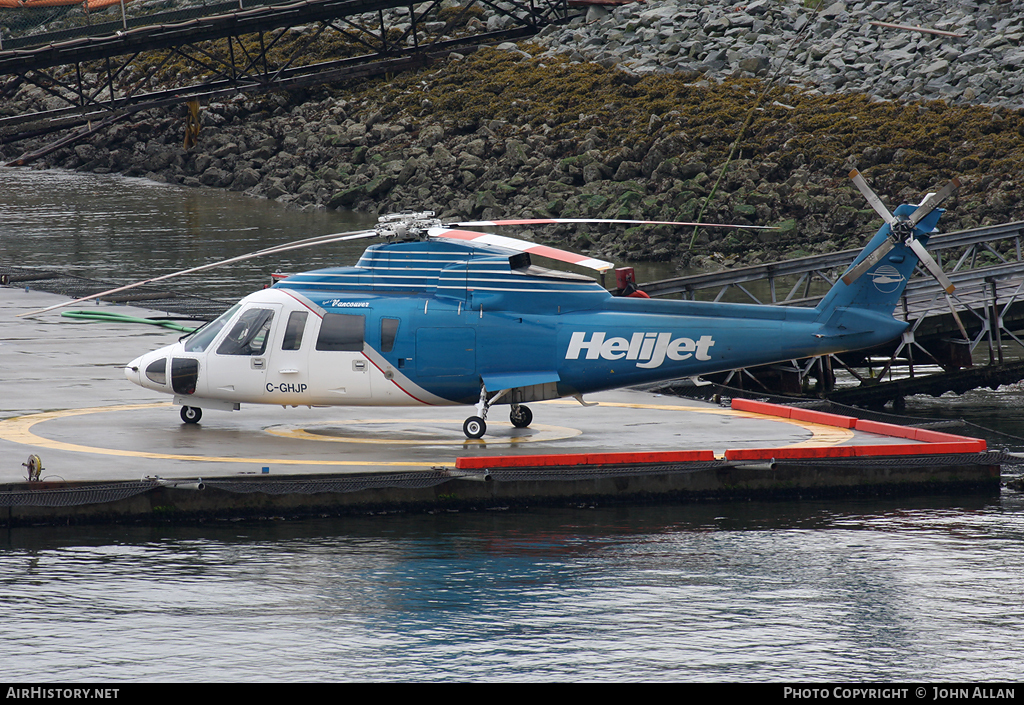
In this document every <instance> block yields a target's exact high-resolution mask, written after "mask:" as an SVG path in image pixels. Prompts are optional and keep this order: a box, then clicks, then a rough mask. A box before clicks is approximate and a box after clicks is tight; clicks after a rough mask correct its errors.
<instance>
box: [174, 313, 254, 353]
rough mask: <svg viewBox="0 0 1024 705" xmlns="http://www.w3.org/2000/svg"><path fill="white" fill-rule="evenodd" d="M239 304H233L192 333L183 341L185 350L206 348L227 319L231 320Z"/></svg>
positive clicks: (192, 350) (195, 350) (198, 350)
mask: <svg viewBox="0 0 1024 705" xmlns="http://www.w3.org/2000/svg"><path fill="white" fill-rule="evenodd" d="M241 306H242V304H235V305H234V306H232V307H231V308H229V309H228V310H227V311H225V312H224V313H222V314H221V315H220V316H218V317H217V318H215V319H214V320H212V321H211V322H209V323H207V324H206V325H205V326H203V327H202V328H200V329H199V330H198V331H196V332H195V333H193V334H192V337H191V338H189V339H188V340H187V341H186V342H185V352H203V351H204V350H206V348H208V347H210V343H212V342H213V339H214V338H216V337H217V334H218V333H220V331H221V329H222V328H223V327H224V326H225V325H226V324H227V322H228V321H229V320H231V317H232V316H234V315H235V313H237V312H238V309H239V308H241Z"/></svg>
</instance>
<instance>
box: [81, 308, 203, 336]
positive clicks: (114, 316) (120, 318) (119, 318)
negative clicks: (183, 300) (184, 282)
mask: <svg viewBox="0 0 1024 705" xmlns="http://www.w3.org/2000/svg"><path fill="white" fill-rule="evenodd" d="M61 315H62V316H67V317H68V318H89V319H93V320H97V321H111V322H113V323H145V324H146V325H150V326H162V327H163V328H170V329H171V330H177V331H181V332H182V333H191V332H193V331H195V330H196V328H190V327H188V326H183V325H181V324H180V323H175V322H174V321H160V320H154V319H152V318H139V317H137V316H129V315H127V314H125V313H114V312H113V311H65V312H64V313H62V314H61Z"/></svg>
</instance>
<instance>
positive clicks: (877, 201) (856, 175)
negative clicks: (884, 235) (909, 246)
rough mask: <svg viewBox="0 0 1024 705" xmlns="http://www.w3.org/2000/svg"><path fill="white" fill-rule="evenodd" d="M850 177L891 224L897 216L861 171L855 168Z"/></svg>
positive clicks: (873, 206) (877, 211)
mask: <svg viewBox="0 0 1024 705" xmlns="http://www.w3.org/2000/svg"><path fill="white" fill-rule="evenodd" d="M850 178H851V179H853V185H854V186H856V187H857V190H858V191H860V192H861V194H863V196H864V198H865V199H866V200H867V202H868V204H869V205H870V206H871V207H872V208H874V209H875V213H878V215H880V216H881V217H882V220H884V221H885V222H886V223H889V224H890V225H891V224H892V222H893V221H894V220H895V219H896V218H895V217H894V216H893V214H892V213H890V212H889V209H888V208H886V207H885V204H884V203H882V199H881V198H879V197H878V195H877V194H876V193H875V192H874V191H872V190H871V187H870V186H868V182H867V181H865V180H864V177H863V176H862V175H861V173H860V172H859V171H857V170H856V169H854V170H853V171H851V172H850ZM928 212H929V213H930V212H931V211H930V210H929V211H928Z"/></svg>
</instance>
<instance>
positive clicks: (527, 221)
mask: <svg viewBox="0 0 1024 705" xmlns="http://www.w3.org/2000/svg"><path fill="white" fill-rule="evenodd" d="M553 223H619V224H623V225H686V226H695V225H696V226H700V227H702V228H737V229H743V230H778V229H779V227H778V226H777V225H740V224H738V223H686V222H681V221H677V220H620V219H618V218H524V219H520V220H469V221H464V222H459V223H447V225H448V226H451V227H456V228H481V227H490V226H494V225H551V224H553Z"/></svg>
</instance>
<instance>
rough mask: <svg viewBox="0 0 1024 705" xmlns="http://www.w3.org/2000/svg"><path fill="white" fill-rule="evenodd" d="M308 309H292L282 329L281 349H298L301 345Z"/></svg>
mask: <svg viewBox="0 0 1024 705" xmlns="http://www.w3.org/2000/svg"><path fill="white" fill-rule="evenodd" d="M308 315H309V311H292V312H291V315H289V316H288V325H287V326H285V329H284V342H282V343H281V349H282V350H298V349H299V348H300V347H302V332H303V331H304V330H306V317H307V316H308Z"/></svg>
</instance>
